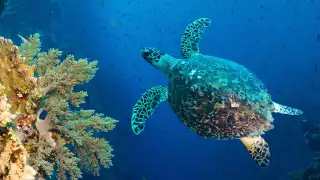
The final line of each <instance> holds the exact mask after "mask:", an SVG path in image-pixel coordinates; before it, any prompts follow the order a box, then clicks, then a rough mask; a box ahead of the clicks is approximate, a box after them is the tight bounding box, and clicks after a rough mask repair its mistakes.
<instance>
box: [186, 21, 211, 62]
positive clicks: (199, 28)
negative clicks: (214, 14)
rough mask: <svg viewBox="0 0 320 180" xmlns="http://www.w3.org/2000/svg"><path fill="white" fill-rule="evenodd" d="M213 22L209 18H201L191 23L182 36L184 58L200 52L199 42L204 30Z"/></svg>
mask: <svg viewBox="0 0 320 180" xmlns="http://www.w3.org/2000/svg"><path fill="white" fill-rule="evenodd" d="M210 23H211V20H210V19H209V18H199V19H197V20H195V21H193V22H192V23H191V24H189V25H188V26H187V28H186V30H185V32H184V35H183V36H182V38H181V45H180V48H181V54H182V56H183V57H184V58H189V57H191V56H192V55H194V54H199V42H200V40H201V38H202V36H203V33H204V30H205V28H206V27H208V26H209V25H210Z"/></svg>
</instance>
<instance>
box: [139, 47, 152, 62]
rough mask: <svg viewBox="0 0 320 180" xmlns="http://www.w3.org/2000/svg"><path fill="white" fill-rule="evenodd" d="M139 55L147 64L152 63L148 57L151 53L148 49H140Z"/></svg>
mask: <svg viewBox="0 0 320 180" xmlns="http://www.w3.org/2000/svg"><path fill="white" fill-rule="evenodd" d="M140 53H141V55H142V57H143V58H144V59H145V60H147V61H148V62H149V63H152V62H151V58H150V55H151V54H152V52H151V51H150V49H149V48H143V49H141V51H140Z"/></svg>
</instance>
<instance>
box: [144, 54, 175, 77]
mask: <svg viewBox="0 0 320 180" xmlns="http://www.w3.org/2000/svg"><path fill="white" fill-rule="evenodd" d="M141 55H142V57H143V58H144V59H145V60H147V61H148V62H149V63H150V64H151V65H152V66H154V67H156V68H158V69H160V70H161V71H163V72H164V73H165V74H168V73H169V72H171V71H170V70H171V69H172V68H173V67H174V66H175V65H176V64H177V61H178V60H177V59H176V58H174V57H172V56H170V55H168V54H166V53H164V52H162V51H160V50H159V49H156V48H142V49H141Z"/></svg>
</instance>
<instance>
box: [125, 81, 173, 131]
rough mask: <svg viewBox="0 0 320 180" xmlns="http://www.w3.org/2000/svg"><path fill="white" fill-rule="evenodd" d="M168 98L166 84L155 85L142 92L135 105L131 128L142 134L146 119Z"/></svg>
mask: <svg viewBox="0 0 320 180" xmlns="http://www.w3.org/2000/svg"><path fill="white" fill-rule="evenodd" d="M167 99H168V89H167V87H165V86H154V87H152V88H150V89H149V90H147V91H146V92H145V93H143V94H142V96H141V97H140V99H139V100H138V102H137V103H136V104H135V105H134V107H133V113H132V116H131V128H132V130H133V132H134V133H135V134H137V135H138V134H140V133H141V132H142V131H143V130H144V127H145V122H146V120H147V119H148V118H149V117H150V116H151V115H152V113H153V112H154V110H155V109H156V108H157V106H158V105H159V104H160V103H161V102H162V101H165V100H167Z"/></svg>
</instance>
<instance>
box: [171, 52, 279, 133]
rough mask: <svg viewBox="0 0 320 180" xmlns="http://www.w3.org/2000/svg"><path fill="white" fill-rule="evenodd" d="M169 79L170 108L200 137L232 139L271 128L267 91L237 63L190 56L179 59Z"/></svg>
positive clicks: (270, 108)
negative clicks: (179, 61)
mask: <svg viewBox="0 0 320 180" xmlns="http://www.w3.org/2000/svg"><path fill="white" fill-rule="evenodd" d="M169 78H170V82H169V94H168V96H169V98H168V100H169V103H170V105H171V106H172V108H173V109H174V111H175V112H176V114H177V115H178V116H179V117H180V120H181V121H182V122H183V123H184V124H185V125H186V126H188V127H189V128H190V129H191V130H193V131H195V132H196V133H197V134H199V135H200V136H203V137H209V138H215V139H233V138H240V137H244V136H253V135H261V134H263V133H264V131H267V130H270V129H272V128H273V125H272V120H273V119H272V116H271V110H272V108H273V107H272V101H271V98H270V95H269V94H268V93H267V89H266V88H265V86H264V84H263V83H262V82H261V81H260V80H259V79H257V78H256V77H255V76H254V75H253V74H252V73H251V72H250V71H248V70H247V69H246V68H245V67H243V66H242V65H240V64H237V63H235V62H232V61H229V60H225V59H221V58H216V57H212V56H204V55H199V56H193V57H191V58H189V59H186V60H185V61H184V60H182V61H181V63H180V64H178V65H177V66H176V68H175V69H174V70H173V73H172V75H171V76H170V77H169Z"/></svg>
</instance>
